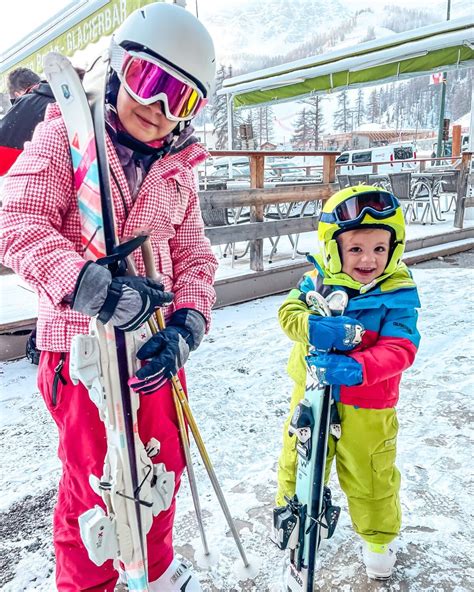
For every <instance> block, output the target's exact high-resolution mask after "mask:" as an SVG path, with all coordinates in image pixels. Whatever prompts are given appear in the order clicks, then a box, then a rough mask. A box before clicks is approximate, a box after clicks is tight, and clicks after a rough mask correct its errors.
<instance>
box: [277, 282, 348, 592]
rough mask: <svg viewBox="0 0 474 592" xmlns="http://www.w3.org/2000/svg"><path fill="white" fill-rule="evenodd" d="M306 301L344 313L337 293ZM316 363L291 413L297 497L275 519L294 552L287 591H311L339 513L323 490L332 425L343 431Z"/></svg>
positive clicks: (343, 299) (280, 537) (282, 542)
mask: <svg viewBox="0 0 474 592" xmlns="http://www.w3.org/2000/svg"><path fill="white" fill-rule="evenodd" d="M306 301H307V304H308V306H309V307H310V308H311V309H312V310H314V311H316V312H317V313H318V314H321V315H322V316H331V315H332V314H342V313H343V312H344V309H345V307H346V305H347V294H346V293H345V292H343V291H339V290H338V291H335V292H332V293H331V294H330V295H329V297H328V298H327V299H324V298H323V297H322V296H321V295H320V294H319V293H317V292H309V293H308V294H307V296H306ZM314 353H315V352H314ZM312 360H314V356H312V355H311V352H310V355H309V356H308V357H307V375H306V390H305V396H304V399H303V400H302V401H301V402H300V403H299V404H298V405H297V407H296V409H295V411H294V413H293V417H292V419H291V424H290V429H289V432H290V434H291V435H295V436H296V437H297V439H298V442H297V447H296V448H297V452H298V468H297V473H296V493H295V495H294V497H293V498H292V499H287V502H288V504H287V505H286V506H285V507H282V508H276V509H275V510H274V515H273V528H274V533H273V540H274V541H275V542H276V544H277V545H278V547H279V548H280V549H289V550H290V565H289V568H288V574H287V581H286V587H287V591H288V592H313V585H314V576H315V569H316V557H317V552H318V548H319V543H320V540H321V538H330V537H331V536H332V534H333V533H334V529H335V528H336V524H337V520H338V518H339V513H340V508H338V507H337V506H333V505H332V502H331V492H330V490H329V488H328V487H325V486H324V471H325V465H326V455H327V444H328V435H329V431H330V424H331V431H333V429H334V431H335V432H337V428H338V427H339V429H340V426H337V425H336V424H335V425H334V426H333V425H332V421H331V419H332V418H331V416H333V418H334V412H335V411H336V407H335V403H334V400H333V398H332V393H331V387H329V386H321V385H320V384H319V382H318V379H317V376H316V372H315V368H314V366H313V365H312Z"/></svg>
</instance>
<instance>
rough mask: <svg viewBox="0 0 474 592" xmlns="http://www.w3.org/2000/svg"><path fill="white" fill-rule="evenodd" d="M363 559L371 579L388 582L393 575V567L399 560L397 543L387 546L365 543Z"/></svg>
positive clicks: (393, 542)
mask: <svg viewBox="0 0 474 592" xmlns="http://www.w3.org/2000/svg"><path fill="white" fill-rule="evenodd" d="M362 557H363V559H364V563H365V569H366V571H367V575H368V577H369V578H372V579H375V580H386V579H388V578H389V577H390V576H391V575H392V571H393V566H394V565H395V562H396V560H397V547H396V544H395V541H392V542H391V543H388V544H386V545H379V544H377V543H368V542H367V541H363V545H362Z"/></svg>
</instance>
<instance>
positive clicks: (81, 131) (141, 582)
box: [44, 53, 174, 592]
mask: <svg viewBox="0 0 474 592" xmlns="http://www.w3.org/2000/svg"><path fill="white" fill-rule="evenodd" d="M44 71H45V74H46V77H47V79H48V82H49V84H50V86H51V88H52V90H53V93H54V96H55V98H56V101H57V102H58V104H59V106H60V108H61V112H62V115H63V119H64V122H65V124H66V128H67V133H68V138H69V143H70V151H71V158H72V163H73V169H74V182H75V188H76V192H77V198H78V204H79V212H80V218H81V227H82V245H83V249H84V257H85V258H87V259H92V260H100V262H101V263H102V264H104V265H107V266H108V267H109V269H110V270H111V272H112V273H114V272H115V271H116V269H117V267H118V266H120V265H121V263H122V262H123V261H124V259H125V257H126V256H127V255H129V254H130V253H131V252H132V251H133V250H134V249H136V248H137V247H138V246H139V245H140V244H141V243H142V242H143V240H145V238H146V237H140V238H138V239H134V240H132V241H129V242H127V243H125V244H121V245H119V241H118V236H117V232H116V226H115V220H114V211H113V203H112V195H111V190H110V182H109V166H108V161H107V153H106V136H105V123H104V102H103V97H99V98H98V99H97V101H96V103H95V104H96V109H95V111H94V121H95V125H94V122H93V118H92V114H91V109H90V107H89V103H88V100H87V97H86V94H85V91H84V89H83V87H82V84H81V82H80V80H79V77H78V75H77V73H76V72H75V70H74V68H73V66H72V64H71V63H70V62H69V60H68V59H67V58H65V57H64V56H62V55H60V54H57V53H49V54H48V55H47V56H46V58H45V61H44ZM146 337H147V336H146V335H145V334H142V335H140V334H139V332H135V334H133V333H124V332H122V331H120V330H118V329H116V328H114V327H113V326H111V325H109V324H106V325H102V324H101V323H100V322H99V321H97V320H95V319H92V321H91V325H90V334H89V335H78V336H76V337H75V338H74V339H73V343H72V347H71V368H70V370H71V378H72V379H73V380H74V381H75V382H76V383H77V381H79V380H80V381H81V382H83V383H84V384H85V386H86V387H87V388H88V390H89V395H90V397H91V399H92V401H93V402H94V403H95V404H96V405H97V407H98V409H99V414H100V417H101V419H102V420H103V421H104V424H105V429H106V434H107V454H106V458H105V461H104V473H103V475H102V476H101V477H100V478H99V477H97V476H94V475H91V476H90V484H91V487H92V488H93V490H94V491H95V492H96V493H97V494H98V495H99V496H100V497H102V500H103V502H104V504H105V506H106V510H107V513H104V511H103V509H102V508H101V507H99V506H95V507H94V508H93V509H91V510H89V511H87V512H85V513H84V514H83V515H82V516H80V517H79V524H80V530H81V536H82V539H83V542H84V545H85V546H86V548H87V550H88V553H89V557H90V559H91V561H93V562H94V563H96V564H97V565H102V564H103V563H104V562H105V561H106V560H107V559H113V560H114V561H115V562H116V567H119V566H118V563H117V562H120V569H121V571H123V572H124V573H125V576H126V581H127V585H128V589H129V590H130V591H134V592H145V591H147V590H148V578H147V551H146V534H147V532H148V530H149V529H150V527H151V523H152V520H153V515H157V514H158V513H159V512H160V511H162V510H164V509H166V508H167V507H169V505H170V503H171V499H172V495H173V491H174V474H173V473H168V472H166V469H165V467H164V465H163V464H153V463H152V461H151V458H150V457H151V456H153V455H154V454H156V453H157V452H158V451H159V442H157V441H156V440H153V441H151V442H150V443H148V444H147V449H146V450H145V447H144V445H143V443H142V442H141V440H140V438H139V436H138V429H137V409H138V407H139V404H140V401H139V396H138V395H137V394H136V393H135V392H134V391H132V390H130V388H129V387H128V384H127V381H128V378H129V376H131V375H132V374H133V373H134V371H135V369H136V368H135V365H136V358H135V355H134V352H135V351H136V345H135V342H136V341H137V340H140V338H142V339H145V338H146Z"/></svg>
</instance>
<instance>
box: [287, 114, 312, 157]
mask: <svg viewBox="0 0 474 592" xmlns="http://www.w3.org/2000/svg"><path fill="white" fill-rule="evenodd" d="M307 111H308V110H307V108H306V107H303V109H302V110H301V111H300V113H299V115H298V119H297V120H296V124H295V133H294V134H293V136H292V137H291V144H292V146H293V148H295V149H296V150H307V149H308V146H309V145H310V144H311V137H312V133H311V127H310V124H309V121H308V117H307Z"/></svg>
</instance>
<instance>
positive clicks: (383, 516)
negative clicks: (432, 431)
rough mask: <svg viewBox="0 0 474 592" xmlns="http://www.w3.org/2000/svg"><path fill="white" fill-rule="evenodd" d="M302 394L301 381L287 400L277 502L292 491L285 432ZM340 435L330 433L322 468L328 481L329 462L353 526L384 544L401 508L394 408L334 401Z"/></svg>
mask: <svg viewBox="0 0 474 592" xmlns="http://www.w3.org/2000/svg"><path fill="white" fill-rule="evenodd" d="M303 395H304V386H302V385H296V386H295V389H294V391H293V396H292V399H291V413H290V416H289V417H288V419H287V420H286V422H285V425H284V430H283V450H282V453H281V455H280V459H279V463H278V492H277V496H276V503H277V505H278V506H283V505H285V504H286V502H285V496H287V497H292V496H293V495H294V493H295V480H296V463H297V452H296V438H295V437H291V436H289V435H288V425H289V423H290V420H291V416H292V415H293V410H294V408H295V407H296V405H297V404H298V402H299V401H300V400H301V398H302V396H303ZM337 408H338V411H339V416H340V418H341V428H342V435H341V438H340V439H339V440H335V438H334V437H333V436H331V435H329V438H328V456H327V462H326V470H325V480H326V483H327V482H328V481H329V475H330V472H331V465H332V461H333V459H334V458H335V459H336V471H337V475H338V478H339V483H340V485H341V489H342V490H343V491H344V493H345V494H346V496H347V501H348V505H349V513H350V516H351V520H352V525H353V527H354V530H355V531H356V532H357V534H359V535H360V536H361V537H362V538H363V539H364V540H366V541H368V542H370V543H377V544H386V543H389V542H390V541H392V540H393V539H394V538H395V537H396V536H397V535H398V533H399V531H400V526H401V508H400V499H399V490H400V472H399V471H398V469H397V467H396V466H395V457H396V441H397V433H398V420H397V413H396V410H395V409H394V408H388V409H362V408H355V407H353V406H350V405H344V404H342V403H338V404H337Z"/></svg>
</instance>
